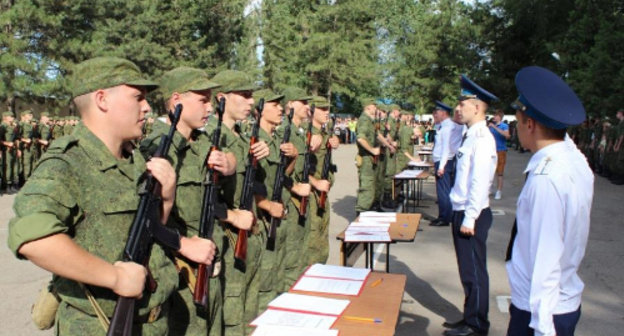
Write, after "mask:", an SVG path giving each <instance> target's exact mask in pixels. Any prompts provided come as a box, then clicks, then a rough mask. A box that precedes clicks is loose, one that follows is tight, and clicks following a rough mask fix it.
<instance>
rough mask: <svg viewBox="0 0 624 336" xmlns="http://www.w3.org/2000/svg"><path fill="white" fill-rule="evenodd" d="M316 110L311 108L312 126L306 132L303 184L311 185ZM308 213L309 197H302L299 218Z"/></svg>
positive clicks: (313, 106)
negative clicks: (311, 145)
mask: <svg viewBox="0 0 624 336" xmlns="http://www.w3.org/2000/svg"><path fill="white" fill-rule="evenodd" d="M314 108H315V105H312V106H311V107H310V124H309V125H308V131H307V132H306V148H305V154H304V156H303V178H302V179H301V183H309V181H310V158H311V157H312V153H310V152H311V151H310V141H312V119H314ZM307 211H308V196H303V197H301V203H300V204H299V216H300V217H305V215H306V212H307Z"/></svg>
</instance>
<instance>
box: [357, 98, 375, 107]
mask: <svg viewBox="0 0 624 336" xmlns="http://www.w3.org/2000/svg"><path fill="white" fill-rule="evenodd" d="M360 104H362V107H366V106H368V105H375V106H377V105H378V104H377V100H376V99H375V98H371V97H364V98H361V99H360Z"/></svg>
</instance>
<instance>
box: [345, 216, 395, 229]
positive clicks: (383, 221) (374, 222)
mask: <svg viewBox="0 0 624 336" xmlns="http://www.w3.org/2000/svg"><path fill="white" fill-rule="evenodd" d="M395 222H396V218H391V217H388V218H384V217H379V218H373V217H366V218H359V219H358V221H357V222H353V223H351V225H352V226H353V225H355V226H385V227H390V223H395Z"/></svg>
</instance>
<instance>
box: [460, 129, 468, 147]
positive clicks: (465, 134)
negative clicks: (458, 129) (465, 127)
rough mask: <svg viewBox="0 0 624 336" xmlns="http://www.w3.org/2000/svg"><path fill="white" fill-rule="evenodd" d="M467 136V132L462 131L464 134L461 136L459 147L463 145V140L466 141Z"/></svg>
mask: <svg viewBox="0 0 624 336" xmlns="http://www.w3.org/2000/svg"><path fill="white" fill-rule="evenodd" d="M467 137H468V132H466V133H464V136H463V137H462V141H461V143H460V144H459V147H461V146H463V145H464V142H465V141H466V138H467Z"/></svg>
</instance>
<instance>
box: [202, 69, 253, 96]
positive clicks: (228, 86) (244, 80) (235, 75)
mask: <svg viewBox="0 0 624 336" xmlns="http://www.w3.org/2000/svg"><path fill="white" fill-rule="evenodd" d="M212 81H213V82H216V83H217V84H218V85H220V87H219V90H218V91H219V92H225V93H228V92H241V91H255V90H257V89H258V85H256V84H255V83H254V81H253V79H252V78H251V76H249V75H247V74H246V73H244V72H242V71H238V70H223V71H221V72H219V73H218V74H216V75H215V76H214V77H212Z"/></svg>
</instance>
